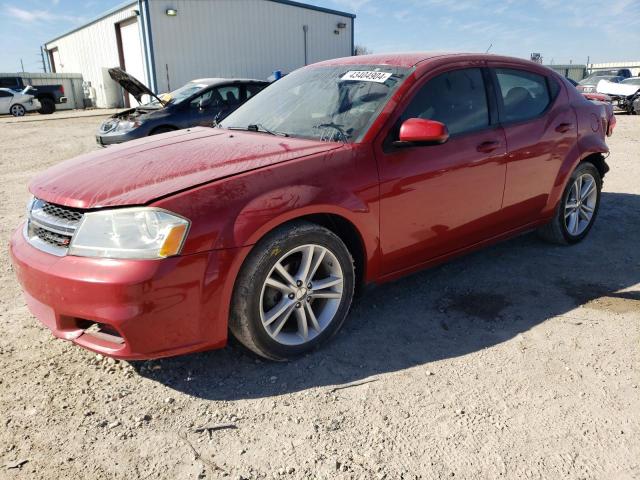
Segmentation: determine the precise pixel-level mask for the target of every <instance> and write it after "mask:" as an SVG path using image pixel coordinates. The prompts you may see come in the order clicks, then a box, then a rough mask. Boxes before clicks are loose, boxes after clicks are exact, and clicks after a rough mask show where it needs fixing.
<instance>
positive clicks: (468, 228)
mask: <svg viewBox="0 0 640 480" xmlns="http://www.w3.org/2000/svg"><path fill="white" fill-rule="evenodd" d="M491 85H492V84H491V81H490V77H489V76H488V75H487V72H486V70H484V69H482V68H458V69H452V70H449V71H446V72H444V73H439V74H437V75H436V76H432V77H430V78H427V79H426V80H424V81H423V82H422V84H421V85H419V86H418V87H417V91H416V90H415V89H414V93H412V94H410V95H413V98H412V99H411V100H410V101H409V104H408V106H407V107H406V108H405V109H404V110H403V111H402V113H401V114H400V115H399V117H397V118H396V119H395V120H392V125H393V127H392V128H391V130H390V131H389V133H388V134H386V133H384V132H383V135H385V136H386V138H385V141H384V142H383V143H382V145H376V147H375V148H376V158H377V160H378V165H379V170H380V180H381V186H380V208H381V212H380V243H381V248H382V258H383V259H382V269H383V273H393V272H396V271H399V270H403V269H406V268H410V267H412V266H415V265H418V264H420V263H424V262H426V261H429V260H431V259H434V258H436V257H439V256H442V255H444V254H447V253H449V252H453V251H455V250H459V249H461V248H464V247H466V246H468V245H472V244H474V243H477V242H479V241H481V240H484V239H486V238H488V237H491V236H493V235H495V226H496V224H497V222H498V221H499V216H500V208H501V203H502V194H503V192H504V176H505V164H504V160H505V155H506V143H505V138H504V133H503V131H502V128H501V127H499V126H498V125H497V124H496V123H497V118H495V115H492V113H491V112H492V111H493V109H492V108H491V107H492V105H493V100H492V97H491V96H490V95H488V92H487V87H489V88H491ZM409 118H424V119H432V120H437V121H440V122H442V123H444V124H445V125H446V126H447V128H448V129H449V133H450V138H449V140H448V141H447V142H446V143H444V144H442V145H432V146H412V147H394V146H393V141H394V140H397V137H398V133H399V128H400V125H401V123H402V122H403V121H405V120H407V119H409Z"/></svg>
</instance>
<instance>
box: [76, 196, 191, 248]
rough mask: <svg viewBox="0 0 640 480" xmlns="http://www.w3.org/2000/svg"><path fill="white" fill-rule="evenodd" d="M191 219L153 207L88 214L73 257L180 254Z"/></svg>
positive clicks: (81, 224) (77, 239)
mask: <svg viewBox="0 0 640 480" xmlns="http://www.w3.org/2000/svg"><path fill="white" fill-rule="evenodd" d="M189 225H190V222H189V220H187V219H185V218H183V217H179V216H177V215H175V214H172V213H169V212H167V211H165V210H161V209H159V208H152V207H138V208H123V209H115V210H102V211H98V212H89V213H85V214H84V216H83V218H82V222H81V223H80V226H79V227H78V229H77V230H76V232H75V234H74V235H73V239H72V240H71V244H70V245H69V255H77V256H81V257H103V258H139V259H146V258H165V257H170V256H172V255H177V254H179V253H180V250H181V249H182V244H183V243H184V239H185V238H186V236H187V232H188V230H189Z"/></svg>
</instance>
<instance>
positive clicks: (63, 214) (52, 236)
mask: <svg viewBox="0 0 640 480" xmlns="http://www.w3.org/2000/svg"><path fill="white" fill-rule="evenodd" d="M82 216H83V212H82V210H78V209H76V208H69V207H63V206H60V205H55V204H53V203H48V202H45V201H44V200H39V199H35V200H34V201H33V202H32V204H31V208H30V210H29V213H28V218H27V222H26V225H25V230H24V234H25V237H26V239H27V241H28V242H29V243H30V244H31V245H33V246H34V247H36V248H38V249H39V250H42V251H45V252H47V253H51V254H53V255H57V256H60V257H61V256H64V255H66V254H67V251H68V249H69V244H70V243H71V239H72V238H73V234H74V233H75V231H76V229H77V228H78V226H79V225H80V222H81V221H82Z"/></svg>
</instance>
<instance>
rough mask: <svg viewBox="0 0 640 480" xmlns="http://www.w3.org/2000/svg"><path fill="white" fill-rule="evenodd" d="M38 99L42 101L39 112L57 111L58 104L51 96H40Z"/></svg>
mask: <svg viewBox="0 0 640 480" xmlns="http://www.w3.org/2000/svg"><path fill="white" fill-rule="evenodd" d="M38 100H39V101H40V110H38V113H41V114H43V115H49V114H50V113H53V112H55V111H56V104H55V103H54V101H53V100H51V99H50V98H40V99H38Z"/></svg>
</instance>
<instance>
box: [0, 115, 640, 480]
mask: <svg viewBox="0 0 640 480" xmlns="http://www.w3.org/2000/svg"><path fill="white" fill-rule="evenodd" d="M99 121H100V119H98V118H76V119H66V120H58V121H51V122H24V123H17V124H5V125H1V126H0V146H1V147H0V165H1V169H0V175H1V176H2V177H1V178H2V182H1V184H0V185H1V187H0V188H1V191H2V202H1V204H0V220H1V222H0V238H1V240H2V243H3V244H4V245H7V243H8V239H9V235H10V233H11V231H12V229H13V228H15V226H17V224H18V222H19V220H20V218H21V217H22V216H23V214H24V204H25V201H26V199H27V191H26V184H27V182H28V180H29V178H30V177H31V176H32V175H33V174H35V173H36V172H37V171H39V170H42V169H44V168H46V167H47V166H49V165H52V164H55V163H56V162H59V161H61V160H63V159H66V158H69V157H72V156H74V155H77V154H80V153H82V152H86V151H88V150H91V149H93V148H95V146H94V139H93V133H94V131H95V128H96V125H97V124H98V123H99ZM610 145H611V150H612V152H613V153H612V155H611V157H610V158H609V164H610V165H611V172H610V173H609V175H608V176H607V177H606V180H605V189H604V190H605V193H604V194H603V197H602V207H601V210H600V216H599V218H598V221H597V223H596V225H595V227H594V229H593V230H592V232H591V234H590V236H589V237H588V239H587V240H586V241H585V242H583V243H581V244H580V245H577V246H574V247H570V248H566V247H557V246H549V245H547V244H545V243H542V242H541V241H539V240H538V239H537V237H536V236H535V235H524V236H521V237H519V238H516V239H513V240H510V241H508V242H505V243H502V244H500V245H497V246H494V247H491V248H488V249H485V250H483V251H480V252H477V253H474V254H471V255H468V256H466V257H463V258H460V259H457V260H455V261H453V262H450V263H448V264H446V265H443V266H440V267H438V268H434V269H431V270H428V271H425V272H422V273H419V274H416V275H413V276H411V277H408V278H405V279H403V280H400V281H398V282H395V283H393V284H388V285H384V286H381V287H378V288H376V289H375V290H373V291H370V292H368V293H367V294H365V295H364V296H363V297H362V298H360V300H359V301H358V302H357V303H356V305H355V309H354V311H353V313H352V315H351V317H350V318H349V320H348V322H347V324H346V326H345V328H344V330H343V331H342V332H341V334H340V335H339V336H338V337H337V338H336V339H335V341H333V342H332V343H331V344H330V345H327V346H326V347H325V348H324V349H322V350H321V351H319V352H317V353H315V354H313V355H310V356H307V357H304V358H302V359H300V360H298V361H295V362H291V363H285V364H271V363H266V362H261V361H259V360H256V359H255V358H254V357H251V356H249V355H247V354H245V353H244V352H243V351H242V350H241V349H240V348H239V347H236V346H233V345H232V346H229V347H227V348H226V349H223V350H219V351H212V352H207V353H202V354H196V355H190V356H184V357H181V358H175V359H166V360H161V361H150V362H132V363H127V362H117V361H113V360H110V359H106V358H102V357H100V356H96V355H95V354H93V353H90V352H88V351H85V350H83V349H81V348H79V347H75V346H73V345H71V344H69V343H67V342H63V341H61V340H55V339H54V338H53V337H52V336H51V335H50V333H49V332H48V331H47V330H46V329H45V328H43V327H41V326H40V325H39V324H38V322H37V321H36V320H35V319H34V318H33V317H32V316H31V315H30V314H29V312H28V311H27V309H26V307H25V305H24V301H23V298H22V295H21V293H20V290H19V288H18V285H17V283H16V281H15V278H14V275H13V272H12V270H11V266H10V263H9V259H8V256H7V255H5V256H3V258H2V259H1V260H0V287H1V289H2V292H3V295H2V297H1V298H0V412H2V416H1V419H2V422H3V424H2V429H1V430H0V478H2V479H5V478H6V479H18V478H20V479H39V478H51V479H66V478H86V479H89V478H90V479H145V478H152V479H190V478H220V477H230V478H233V479H240V478H247V479H248V478H252V479H253V478H268V479H271V478H277V479H280V478H282V479H285V478H286V479H296V478H299V479H302V478H305V479H306V478H318V479H320V478H326V479H334V478H338V479H342V478H345V479H346V478H363V479H370V478H387V479H400V478H402V479H412V478H425V479H427V478H434V479H435V478H453V477H455V478H465V479H466V478H478V479H491V478H527V479H529V478H531V479H539V478H545V479H554V480H555V479H592V478H593V479H603V478H606V479H631V478H640V415H639V412H640V390H639V389H638V385H639V384H640V373H639V372H640V347H639V345H640V251H639V249H638V246H639V245H640V243H639V238H640V163H639V162H638V154H639V153H640V117H627V116H619V118H618V127H617V130H616V132H615V135H614V136H613V137H612V138H611V139H610Z"/></svg>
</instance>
